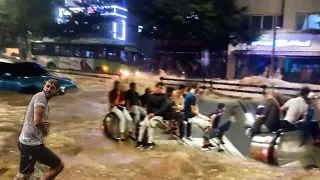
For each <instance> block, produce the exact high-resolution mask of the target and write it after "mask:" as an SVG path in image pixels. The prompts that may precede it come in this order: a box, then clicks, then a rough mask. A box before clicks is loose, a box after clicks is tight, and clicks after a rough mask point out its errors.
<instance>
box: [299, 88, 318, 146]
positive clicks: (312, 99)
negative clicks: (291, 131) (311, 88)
mask: <svg viewBox="0 0 320 180" xmlns="http://www.w3.org/2000/svg"><path fill="white" fill-rule="evenodd" d="M317 99H318V96H316V95H315V94H314V93H312V92H311V93H309V95H308V100H307V102H308V110H307V113H305V115H304V118H303V120H302V121H300V123H301V124H300V125H299V129H300V130H302V142H301V144H300V146H303V145H304V144H305V143H306V142H307V141H308V139H309V136H310V135H311V136H312V139H313V144H314V145H319V144H320V139H319V137H318V136H319V135H320V129H319V122H318V121H317V120H315V119H314V114H315V106H316V100H317Z"/></svg>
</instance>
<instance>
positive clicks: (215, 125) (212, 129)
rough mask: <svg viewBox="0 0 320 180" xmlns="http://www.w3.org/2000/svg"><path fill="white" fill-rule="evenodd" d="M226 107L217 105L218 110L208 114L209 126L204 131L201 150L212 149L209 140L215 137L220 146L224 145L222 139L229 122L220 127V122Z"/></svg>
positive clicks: (220, 104) (228, 127)
mask: <svg viewBox="0 0 320 180" xmlns="http://www.w3.org/2000/svg"><path fill="white" fill-rule="evenodd" d="M225 110H226V105H225V104H223V103H219V104H218V108H217V109H216V110H215V111H213V112H212V113H210V114H209V118H210V126H209V127H207V128H206V129H205V131H204V135H203V138H204V141H203V146H202V148H203V149H210V148H211V147H214V146H213V145H212V144H211V143H210V139H212V138H215V137H217V138H218V139H219V140H220V143H219V144H218V145H220V144H224V142H223V140H222V137H223V135H224V134H225V132H227V131H228V130H229V129H230V126H231V121H229V120H228V121H226V122H225V123H223V124H222V125H220V121H221V118H222V116H223V115H224V114H225ZM218 151H219V152H221V151H223V150H222V149H221V148H220V147H219V148H218Z"/></svg>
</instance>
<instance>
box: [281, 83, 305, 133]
mask: <svg viewBox="0 0 320 180" xmlns="http://www.w3.org/2000/svg"><path fill="white" fill-rule="evenodd" d="M309 93H310V89H309V88H308V87H303V88H302V89H301V91H300V96H299V97H296V98H292V99H290V100H289V101H287V102H286V103H285V104H284V105H283V106H282V107H281V111H287V112H286V115H285V117H284V120H281V121H280V127H281V128H282V129H283V130H284V131H294V130H297V129H299V127H298V126H299V125H298V124H297V123H298V122H299V120H301V118H302V117H303V115H304V114H305V113H306V112H307V110H308V104H307V101H308V95H309Z"/></svg>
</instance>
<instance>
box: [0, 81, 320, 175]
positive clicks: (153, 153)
mask: <svg viewBox="0 0 320 180" xmlns="http://www.w3.org/2000/svg"><path fill="white" fill-rule="evenodd" d="M71 78H72V79H74V80H75V81H76V83H77V84H78V86H79V90H78V91H77V92H71V93H68V94H66V95H64V96H59V97H55V98H53V99H52V101H51V102H50V114H49V120H50V122H51V124H50V126H51V127H50V136H48V137H47V138H46V139H45V144H46V145H47V146H48V147H49V148H51V149H52V150H53V151H54V152H55V153H57V154H58V155H59V156H60V157H61V159H62V160H63V161H64V162H65V166H66V167H65V169H64V171H63V172H62V173H61V174H60V175H59V176H58V177H57V178H56V179H57V180H60V179H61V180H71V179H74V180H100V179H101V180H104V179H109V180H118V179H119V180H126V179H130V180H147V179H148V180H152V179H159V180H160V179H163V180H180V179H181V180H188V179H190V180H206V179H208V180H214V179H223V180H264V179H265V180H278V179H283V180H319V177H320V173H319V172H317V171H309V172H305V171H303V170H299V169H286V168H277V167H269V166H267V165H265V164H261V163H258V162H254V161H243V160H237V159H231V158H229V157H225V156H223V155H220V154H217V153H216V152H201V151H198V150H195V149H190V148H188V147H186V146H184V145H182V144H180V143H178V142H177V141H176V140H174V139H173V138H172V139H170V137H169V135H158V136H157V137H160V139H161V141H157V144H158V146H157V147H156V148H155V149H153V150H149V151H141V150H138V149H135V148H134V142H130V141H128V142H125V143H116V142H114V141H111V140H109V139H107V138H106V137H104V136H103V134H102V133H101V132H100V130H99V124H100V121H101V119H102V118H103V116H104V115H105V114H106V112H107V91H108V90H110V88H111V86H112V80H97V79H88V78H79V77H76V76H71ZM140 88H143V87H142V86H140ZM30 98H31V96H29V95H19V94H14V93H4V92H0V102H1V103H0V179H1V180H12V179H13V177H14V176H15V174H16V172H17V170H18V163H19V151H18V150H17V147H16V143H17V137H18V134H19V131H20V129H21V125H22V122H23V118H24V113H25V110H26V106H27V105H28V103H29V100H30ZM157 133H159V134H161V133H162V132H161V131H158V132H157ZM167 136H168V137H167ZM36 168H37V169H36V171H35V173H34V174H33V177H32V179H38V178H39V175H41V173H42V171H44V170H45V169H46V167H44V166H41V165H36Z"/></svg>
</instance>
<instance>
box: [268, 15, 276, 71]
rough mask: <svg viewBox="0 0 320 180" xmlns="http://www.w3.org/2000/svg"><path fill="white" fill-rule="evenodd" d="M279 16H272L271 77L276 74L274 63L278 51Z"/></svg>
mask: <svg viewBox="0 0 320 180" xmlns="http://www.w3.org/2000/svg"><path fill="white" fill-rule="evenodd" d="M277 20H278V18H277V16H273V18H272V30H273V43H272V54H271V63H270V71H269V77H272V76H273V75H274V72H275V69H274V63H275V58H276V57H275V52H276V40H277Z"/></svg>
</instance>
